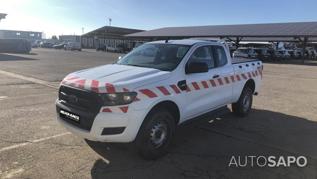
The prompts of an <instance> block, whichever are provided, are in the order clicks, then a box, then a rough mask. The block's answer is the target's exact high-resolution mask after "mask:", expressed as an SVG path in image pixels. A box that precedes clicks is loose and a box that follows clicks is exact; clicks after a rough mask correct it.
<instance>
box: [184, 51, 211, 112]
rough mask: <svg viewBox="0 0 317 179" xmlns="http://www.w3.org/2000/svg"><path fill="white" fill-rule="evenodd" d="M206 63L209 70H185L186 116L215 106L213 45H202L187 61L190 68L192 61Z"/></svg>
mask: <svg viewBox="0 0 317 179" xmlns="http://www.w3.org/2000/svg"><path fill="white" fill-rule="evenodd" d="M195 62H198V63H206V64H207V65H208V72H201V73H187V72H186V70H185V73H186V74H185V81H186V85H187V90H185V93H186V98H185V99H184V103H185V104H184V105H183V106H184V110H183V111H184V117H185V118H191V117H195V116H197V115H199V114H201V113H204V112H206V111H208V110H209V109H210V108H212V107H213V104H214V103H213V101H214V99H213V97H212V96H213V95H212V94H213V93H212V88H211V84H210V81H209V80H210V79H211V77H212V75H213V73H214V72H213V71H212V70H211V69H213V68H214V67H215V61H214V56H213V54H212V48H211V46H200V47H198V48H196V49H195V51H194V52H193V53H192V54H191V56H190V57H189V60H188V61H187V63H186V67H185V68H188V67H189V66H190V64H191V63H195Z"/></svg>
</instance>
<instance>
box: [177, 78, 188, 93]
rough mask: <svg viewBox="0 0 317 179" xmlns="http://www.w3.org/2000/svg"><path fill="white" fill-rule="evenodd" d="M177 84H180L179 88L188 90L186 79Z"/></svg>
mask: <svg viewBox="0 0 317 179" xmlns="http://www.w3.org/2000/svg"><path fill="white" fill-rule="evenodd" d="M177 86H178V87H179V89H181V90H182V91H185V90H187V84H186V80H182V81H179V82H178V83H177Z"/></svg>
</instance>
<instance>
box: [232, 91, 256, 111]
mask: <svg viewBox="0 0 317 179" xmlns="http://www.w3.org/2000/svg"><path fill="white" fill-rule="evenodd" d="M252 93H253V92H252V89H251V88H250V87H248V86H246V87H244V88H243V90H242V93H241V96H240V98H239V100H238V101H237V102H236V103H233V104H232V111H233V112H234V113H235V114H236V115H237V116H240V117H244V116H247V115H248V114H249V112H250V110H251V107H252V101H253V96H252V95H253V94H252Z"/></svg>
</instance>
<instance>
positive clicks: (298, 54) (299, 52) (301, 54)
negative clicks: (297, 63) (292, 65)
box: [294, 48, 304, 58]
mask: <svg viewBox="0 0 317 179" xmlns="http://www.w3.org/2000/svg"><path fill="white" fill-rule="evenodd" d="M294 57H295V58H302V57H304V52H303V49H301V48H295V49H294Z"/></svg>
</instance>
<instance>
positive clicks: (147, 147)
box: [136, 109, 176, 160]
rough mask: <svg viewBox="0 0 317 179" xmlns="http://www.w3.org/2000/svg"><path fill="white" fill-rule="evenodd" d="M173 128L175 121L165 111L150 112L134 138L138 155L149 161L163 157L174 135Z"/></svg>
mask: <svg viewBox="0 0 317 179" xmlns="http://www.w3.org/2000/svg"><path fill="white" fill-rule="evenodd" d="M175 126H176V125H175V119H174V117H173V115H171V114H170V112H168V111H167V110H165V109H158V110H154V111H151V112H150V113H149V115H148V116H147V117H146V119H145V121H144V123H143V124H142V126H141V128H140V131H139V134H138V136H137V138H136V145H137V149H138V151H139V154H140V155H141V156H142V157H143V158H144V159H149V160H154V159H157V158H159V157H161V156H163V155H165V154H166V153H167V152H168V148H169V145H170V143H171V140H172V137H173V135H174V133H175Z"/></svg>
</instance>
